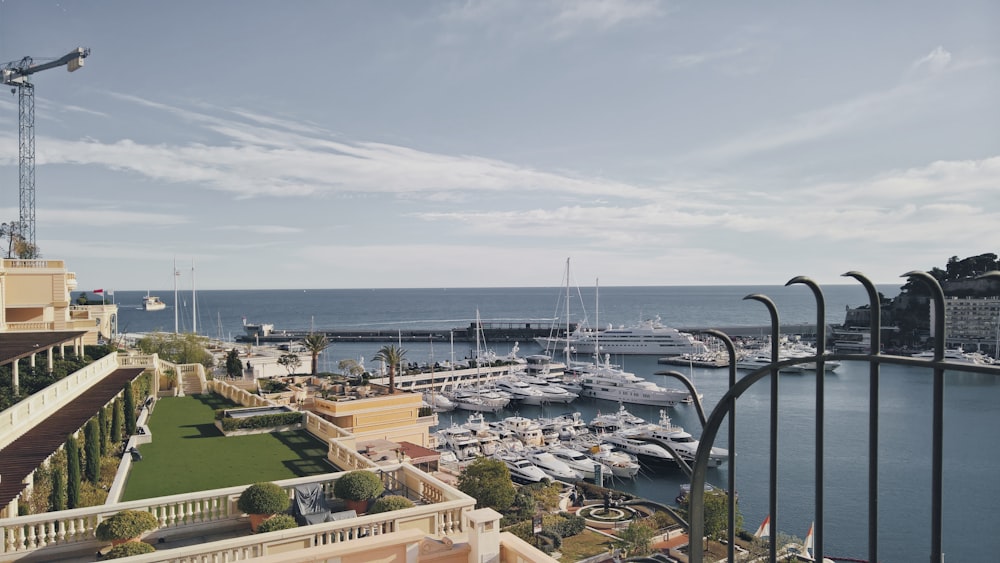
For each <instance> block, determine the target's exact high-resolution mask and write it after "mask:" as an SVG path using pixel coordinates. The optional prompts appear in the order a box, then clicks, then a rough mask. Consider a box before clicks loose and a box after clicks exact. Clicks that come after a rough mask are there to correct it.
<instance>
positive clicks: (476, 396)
mask: <svg viewBox="0 0 1000 563" xmlns="http://www.w3.org/2000/svg"><path fill="white" fill-rule="evenodd" d="M482 331H483V325H482V321H481V320H480V318H479V309H476V387H475V388H469V387H460V388H456V389H455V390H454V391H453V392H452V395H451V397H449V398H450V399H451V401H452V402H453V403H455V406H456V407H458V408H460V409H463V410H468V411H478V412H493V413H495V412H500V411H501V410H503V408H504V407H506V406H507V405H508V404H510V395H508V394H506V393H502V392H500V391H497V390H495V389H484V388H482V387H481V385H480V377H481V376H480V373H479V369H480V365H481V364H482V357H483V356H482V349H481V348H480V340H481V338H480V337H481V335H482Z"/></svg>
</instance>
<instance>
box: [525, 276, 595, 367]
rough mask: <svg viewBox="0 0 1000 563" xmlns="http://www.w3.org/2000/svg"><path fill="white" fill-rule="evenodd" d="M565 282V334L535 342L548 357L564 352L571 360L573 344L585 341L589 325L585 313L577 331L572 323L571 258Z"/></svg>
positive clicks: (544, 337)
mask: <svg viewBox="0 0 1000 563" xmlns="http://www.w3.org/2000/svg"><path fill="white" fill-rule="evenodd" d="M565 281H566V291H565V300H566V303H565V305H564V306H563V307H562V308H563V312H564V314H565V316H566V327H565V329H564V330H563V334H562V335H558V334H549V335H548V336H539V337H537V338H535V342H537V343H538V344H539V345H540V346H541V347H542V349H543V350H544V351H545V354H546V355H550V356H551V355H552V354H555V352H556V351H558V350H562V351H563V353H564V354H565V355H566V358H567V359H569V356H570V354H571V353H572V352H575V350H574V347H573V344H574V343H575V342H577V341H579V340H581V339H583V337H584V333H583V331H584V328H583V327H584V326H585V325H586V324H587V318H586V312H584V314H583V320H582V321H580V323H579V324H578V325H577V327H576V328H575V329H574V328H573V326H572V324H571V323H570V309H569V303H570V275H569V258H566V277H565ZM556 309H557V311H556V315H555V317H556V318H558V316H559V315H558V309H559V307H558V306H557V307H556ZM580 310H581V311H582V310H583V306H582V304H581V306H580ZM553 330H555V329H554V328H553Z"/></svg>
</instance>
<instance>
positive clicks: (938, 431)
mask: <svg viewBox="0 0 1000 563" xmlns="http://www.w3.org/2000/svg"><path fill="white" fill-rule="evenodd" d="M903 277H908V278H914V279H917V280H919V281H921V282H923V284H924V285H925V286H927V288H928V289H929V290H930V292H931V298H932V299H933V306H934V361H935V362H941V361H942V360H943V359H944V344H945V332H944V326H945V325H944V290H942V289H941V284H940V283H938V281H937V279H936V278H935V277H934V276H932V275H930V274H928V273H927V272H920V271H912V272H907V273H906V274H903ZM932 411H933V422H932V424H933V430H932V444H931V456H932V457H933V459H931V563H943V562H944V550H943V547H942V539H943V538H942V528H943V518H942V499H943V496H944V495H943V489H944V480H943V476H944V368H942V367H941V366H940V364H937V365H935V366H934V399H933V406H932Z"/></svg>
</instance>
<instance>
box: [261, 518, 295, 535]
mask: <svg viewBox="0 0 1000 563" xmlns="http://www.w3.org/2000/svg"><path fill="white" fill-rule="evenodd" d="M298 527H299V523H298V522H296V521H295V517H294V516H292V515H291V514H278V515H276V516H272V517H271V518H268V519H267V520H264V521H263V522H261V524H260V526H257V533H258V534H266V533H267V532H277V531H278V530H288V529H290V528H298Z"/></svg>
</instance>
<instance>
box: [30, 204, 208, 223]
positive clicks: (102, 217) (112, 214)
mask: <svg viewBox="0 0 1000 563" xmlns="http://www.w3.org/2000/svg"><path fill="white" fill-rule="evenodd" d="M37 214H38V221H40V222H42V221H44V222H46V223H58V224H61V225H80V226H87V227H128V226H136V225H139V226H144V227H170V226H175V225H183V224H186V223H189V222H190V219H188V218H186V217H183V216H180V215H170V214H166V213H147V212H143V211H134V210H126V209H113V208H101V207H86V208H83V207H81V208H74V209H62V208H51V207H42V208H39V209H38V210H37Z"/></svg>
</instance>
